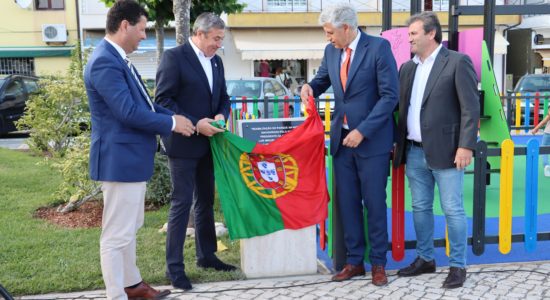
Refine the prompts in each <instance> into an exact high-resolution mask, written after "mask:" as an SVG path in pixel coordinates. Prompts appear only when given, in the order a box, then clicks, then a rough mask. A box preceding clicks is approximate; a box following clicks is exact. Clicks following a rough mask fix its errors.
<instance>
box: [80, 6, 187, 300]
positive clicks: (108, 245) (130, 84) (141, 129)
mask: <svg viewBox="0 0 550 300" xmlns="http://www.w3.org/2000/svg"><path fill="white" fill-rule="evenodd" d="M146 23H147V13H146V12H145V10H144V9H143V8H142V7H141V6H140V5H139V4H138V3H136V2H135V1H134V0H122V1H118V2H116V3H115V4H114V5H113V7H112V8H111V9H109V12H108V14H107V35H106V36H105V39H104V40H102V41H101V43H99V45H97V48H96V49H95V50H94V52H93V54H92V56H91V57H90V60H89V61H88V64H87V65H86V69H85V73H84V81H85V84H86V92H87V94H88V101H89V104H90V112H91V117H92V136H91V147H90V177H91V179H92V180H97V181H101V183H102V191H103V202H104V206H103V219H102V232H101V239H100V252H101V271H102V273H103V280H104V282H105V288H106V290H107V298H108V299H127V298H144V299H153V298H154V299H158V298H162V297H164V296H166V295H168V294H169V293H170V291H168V290H165V291H157V290H155V289H153V288H151V287H150V286H149V285H148V284H147V283H145V282H143V281H142V278H141V275H140V272H139V269H138V268H137V266H136V233H137V231H138V229H139V228H140V227H141V226H142V224H143V214H144V199H145V189H146V181H147V180H148V179H149V178H151V175H152V174H153V160H154V156H155V152H156V149H157V139H156V135H157V134H162V135H168V134H170V132H172V131H173V132H177V134H183V135H186V136H189V135H192V134H193V133H194V129H195V128H194V126H193V124H192V123H191V122H190V121H189V119H187V118H185V117H183V116H181V115H174V113H173V112H172V111H170V110H168V109H165V108H163V107H161V106H159V105H155V104H153V103H152V102H151V99H149V97H148V94H147V91H146V88H145V85H144V84H143V82H142V81H141V77H140V76H139V74H138V72H137V70H136V69H135V68H134V67H133V66H132V65H131V63H130V62H129V60H128V58H127V56H126V55H127V54H130V53H132V52H134V51H135V50H136V49H137V47H138V45H139V42H140V41H141V40H143V39H145V27H146Z"/></svg>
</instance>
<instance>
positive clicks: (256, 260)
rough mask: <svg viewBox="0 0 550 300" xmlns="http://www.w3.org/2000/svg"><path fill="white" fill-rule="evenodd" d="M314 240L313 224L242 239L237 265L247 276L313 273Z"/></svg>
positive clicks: (315, 258)
mask: <svg viewBox="0 0 550 300" xmlns="http://www.w3.org/2000/svg"><path fill="white" fill-rule="evenodd" d="M315 243H316V234H315V226H310V227H306V228H302V229H298V230H280V231H277V232H274V233H271V234H268V235H264V236H258V237H253V238H250V239H242V240H241V269H242V271H243V272H244V274H245V275H246V277H247V278H260V277H276V276H289V275H306V274H315V273H317V246H316V244H315Z"/></svg>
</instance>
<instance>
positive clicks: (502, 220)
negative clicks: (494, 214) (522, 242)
mask: <svg viewBox="0 0 550 300" xmlns="http://www.w3.org/2000/svg"><path fill="white" fill-rule="evenodd" d="M501 147H502V148H501V158H500V210H499V222H498V250H499V251H500V253H502V254H507V253H508V252H510V250H511V249H512V190H513V187H514V142H513V141H512V140H510V139H506V140H504V141H503V142H502V146H501Z"/></svg>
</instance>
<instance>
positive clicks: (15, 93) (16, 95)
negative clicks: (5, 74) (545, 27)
mask: <svg viewBox="0 0 550 300" xmlns="http://www.w3.org/2000/svg"><path fill="white" fill-rule="evenodd" d="M24 95H25V91H24V90H23V83H21V81H19V80H16V81H13V82H11V83H10V84H9V85H8V87H7V88H6V91H5V92H4V97H6V96H12V97H13V98H11V99H10V101H21V100H23V101H24ZM8 99H9V98H8Z"/></svg>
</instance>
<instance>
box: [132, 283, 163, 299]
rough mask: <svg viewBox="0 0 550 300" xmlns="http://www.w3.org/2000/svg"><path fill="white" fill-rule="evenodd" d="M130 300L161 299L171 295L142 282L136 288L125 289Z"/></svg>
mask: <svg viewBox="0 0 550 300" xmlns="http://www.w3.org/2000/svg"><path fill="white" fill-rule="evenodd" d="M124 292H126V295H128V299H135V300H137V299H161V298H164V297H166V296H168V295H170V291H169V290H163V291H157V290H155V289H154V288H152V287H151V286H150V285H148V284H147V283H145V281H142V282H140V283H139V285H138V286H136V287H135V288H124Z"/></svg>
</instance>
